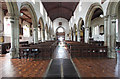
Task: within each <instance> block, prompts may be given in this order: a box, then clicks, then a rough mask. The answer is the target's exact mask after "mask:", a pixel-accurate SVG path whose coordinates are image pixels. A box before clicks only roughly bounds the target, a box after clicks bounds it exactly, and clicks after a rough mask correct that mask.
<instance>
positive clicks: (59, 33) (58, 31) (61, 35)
mask: <svg viewBox="0 0 120 79" xmlns="http://www.w3.org/2000/svg"><path fill="white" fill-rule="evenodd" d="M56 39H57V40H65V29H64V27H62V26H59V27H58V28H57V29H56Z"/></svg>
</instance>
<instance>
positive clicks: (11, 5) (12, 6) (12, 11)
mask: <svg viewBox="0 0 120 79" xmlns="http://www.w3.org/2000/svg"><path fill="white" fill-rule="evenodd" d="M5 2H6V6H7V9H8V13H9V15H10V16H16V17H19V16H20V12H19V10H18V6H17V3H16V2H9V1H8V0H5Z"/></svg>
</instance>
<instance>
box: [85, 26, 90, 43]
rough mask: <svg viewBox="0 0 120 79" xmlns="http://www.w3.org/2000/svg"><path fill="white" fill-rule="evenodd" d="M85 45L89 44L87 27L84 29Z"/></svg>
mask: <svg viewBox="0 0 120 79" xmlns="http://www.w3.org/2000/svg"><path fill="white" fill-rule="evenodd" d="M85 43H89V27H86V28H85Z"/></svg>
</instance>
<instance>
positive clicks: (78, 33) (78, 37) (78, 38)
mask: <svg viewBox="0 0 120 79" xmlns="http://www.w3.org/2000/svg"><path fill="white" fill-rule="evenodd" d="M77 35H78V36H77V41H78V42H80V30H78V32H77Z"/></svg>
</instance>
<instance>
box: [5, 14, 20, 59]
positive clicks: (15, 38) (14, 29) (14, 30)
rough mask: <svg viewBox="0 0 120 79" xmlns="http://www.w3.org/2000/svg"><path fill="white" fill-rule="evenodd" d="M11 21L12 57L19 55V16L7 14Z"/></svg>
mask: <svg viewBox="0 0 120 79" xmlns="http://www.w3.org/2000/svg"><path fill="white" fill-rule="evenodd" d="M6 19H9V20H10V23H11V48H10V55H11V58H18V57H19V16H6Z"/></svg>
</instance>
